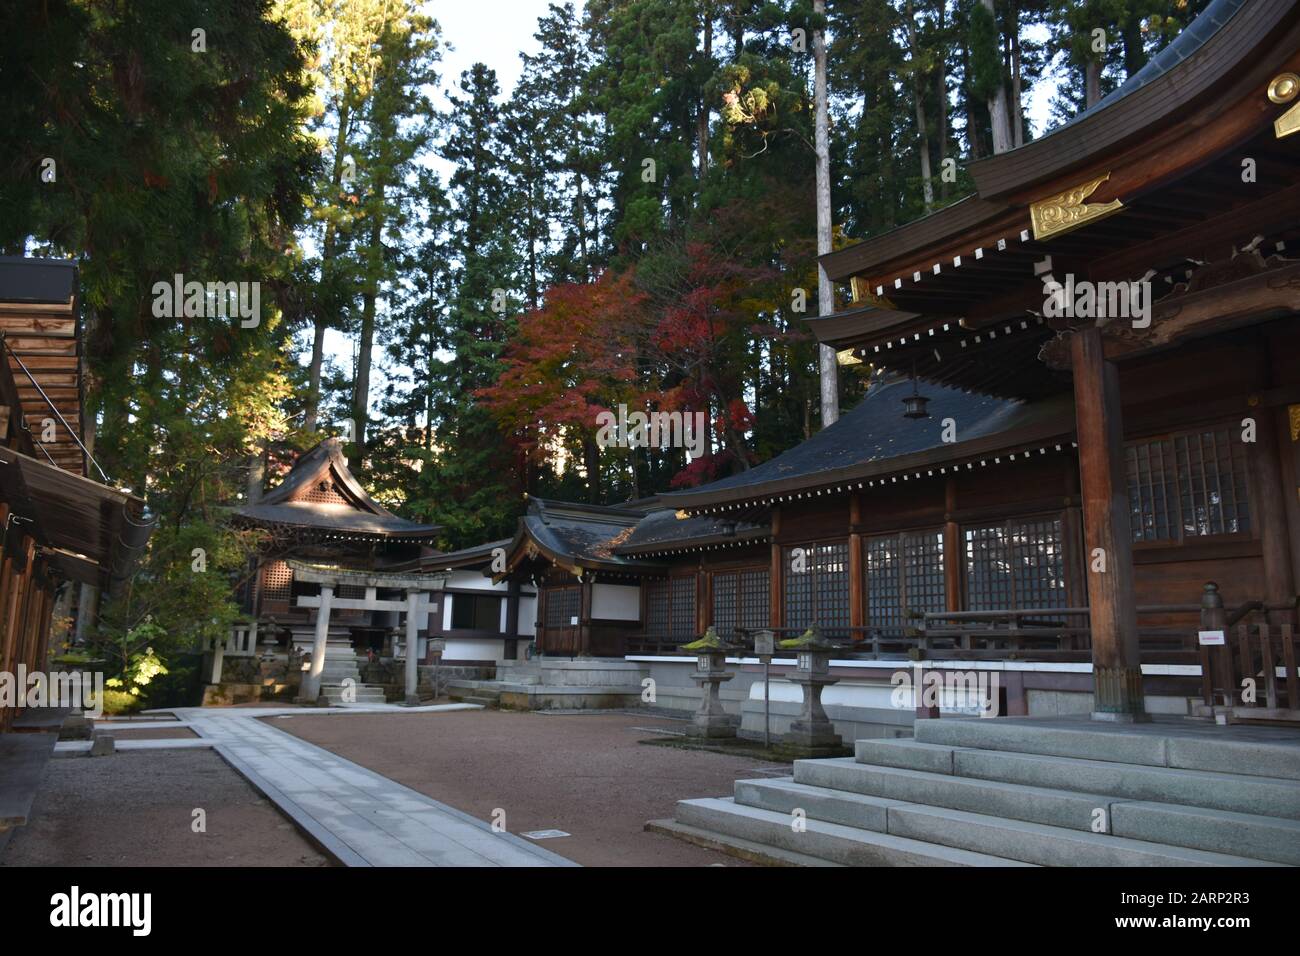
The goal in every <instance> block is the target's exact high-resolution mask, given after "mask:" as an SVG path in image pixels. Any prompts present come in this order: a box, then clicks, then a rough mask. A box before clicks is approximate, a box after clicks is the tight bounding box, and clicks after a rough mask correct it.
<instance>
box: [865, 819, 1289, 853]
mask: <svg viewBox="0 0 1300 956" xmlns="http://www.w3.org/2000/svg"><path fill="white" fill-rule="evenodd" d="M889 832H890V833H891V834H894V835H897V836H900V837H905V838H907V839H911V840H921V841H925V842H927V843H937V844H942V845H943V846H949V847H954V848H957V849H961V850H967V851H970V852H973V853H989V854H994V855H997V856H1003V857H1006V858H1008V859H1013V860H1020V861H1022V862H1024V863H1033V864H1035V865H1038V866H1277V865H1280V864H1276V863H1268V862H1264V861H1262V860H1252V859H1249V858H1247V857H1243V856H1230V855H1227V854H1223V853H1208V852H1206V851H1204V850H1192V849H1187V848H1186V847H1178V846H1168V845H1166V844H1160V843H1149V842H1146V841H1143V840H1133V839H1129V838H1127V837H1120V836H1111V835H1110V834H1105V833H1092V832H1089V831H1081V830H1068V829H1066V828H1064V827H1053V826H1047V825H1046V824H1042V823H1027V822H1025V821H1023V820H1004V819H1000V818H998V817H992V816H987V815H986V814H982V813H969V812H967V811H965V810H948V809H945V808H942V807H923V806H918V805H916V804H910V805H907V806H897V807H891V808H890V809H889Z"/></svg>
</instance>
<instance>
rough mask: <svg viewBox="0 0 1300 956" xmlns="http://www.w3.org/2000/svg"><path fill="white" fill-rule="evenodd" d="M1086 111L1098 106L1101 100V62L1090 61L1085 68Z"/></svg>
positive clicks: (1084, 102) (1084, 104)
mask: <svg viewBox="0 0 1300 956" xmlns="http://www.w3.org/2000/svg"><path fill="white" fill-rule="evenodd" d="M1083 89H1084V101H1083V106H1084V109H1089V108H1091V107H1093V106H1096V105H1097V102H1098V101H1099V100H1100V99H1101V61H1100V60H1089V61H1088V62H1087V64H1086V65H1085V66H1084V76H1083Z"/></svg>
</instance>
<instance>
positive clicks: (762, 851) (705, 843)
mask: <svg viewBox="0 0 1300 956" xmlns="http://www.w3.org/2000/svg"><path fill="white" fill-rule="evenodd" d="M645 828H646V830H648V831H649V832H651V833H662V834H664V835H665V836H672V837H676V838H677V839H679V840H684V841H686V842H687V843H693V844H695V846H702V847H704V848H706V849H709V850H719V851H721V852H723V853H726V854H728V855H730V856H734V857H739V858H740V859H742V860H748V861H750V862H751V863H760V864H762V865H764V866H806V867H823V866H827V867H840V866H843V864H841V863H832V862H831V861H830V860H822V859H819V858H817V857H815V856H806V855H805V854H803V853H791V852H790V851H789V850H782V849H779V848H777V847H774V846H766V845H764V844H762V843H755V842H754V841H753V840H742V839H741V838H740V837H734V836H727V835H726V834H725V833H717V832H715V831H713V830H705V829H702V828H701V827H693V826H688V825H686V824H685V823H678V822H677V821H676V820H651V821H650V822H649V823H647V824H646V825H645ZM3 839H4V834H3V833H0V840H3ZM3 849H4V844H3V843H0V850H3ZM714 865H717V864H714Z"/></svg>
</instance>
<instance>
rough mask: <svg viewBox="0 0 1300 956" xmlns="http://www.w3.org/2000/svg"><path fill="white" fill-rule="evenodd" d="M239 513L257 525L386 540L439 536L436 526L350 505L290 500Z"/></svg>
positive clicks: (240, 509)
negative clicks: (374, 512)
mask: <svg viewBox="0 0 1300 956" xmlns="http://www.w3.org/2000/svg"><path fill="white" fill-rule="evenodd" d="M235 514H236V515H237V516H238V517H240V518H243V519H245V520H247V521H251V522H254V523H257V524H273V525H290V526H293V527H299V528H310V529H313V530H319V531H334V532H338V533H340V534H377V535H383V536H385V537H414V538H423V537H427V536H429V535H432V534H435V533H437V530H438V529H437V528H436V527H434V526H433V525H427V524H416V523H415V522H413V521H407V520H406V519H405V518H399V517H397V515H393V514H388V513H387V512H385V513H384V514H370V513H369V512H365V511H358V510H356V509H355V508H352V507H350V506H349V505H342V504H333V503H329V504H322V503H319V502H307V501H290V502H286V503H285V504H281V505H277V504H269V505H268V504H256V505H245V506H244V507H242V508H239V509H238V510H237V511H236V512H235Z"/></svg>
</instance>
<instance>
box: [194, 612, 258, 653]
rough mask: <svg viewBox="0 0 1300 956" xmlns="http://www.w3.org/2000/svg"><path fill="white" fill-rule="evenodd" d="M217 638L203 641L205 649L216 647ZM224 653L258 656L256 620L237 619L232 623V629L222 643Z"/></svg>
mask: <svg viewBox="0 0 1300 956" xmlns="http://www.w3.org/2000/svg"><path fill="white" fill-rule="evenodd" d="M215 644H216V640H215V639H211V638H209V639H208V640H206V641H204V643H203V648H202V649H203V650H205V651H210V650H213V649H214V646H215ZM222 653H223V654H224V655H225V656H227V657H256V656H257V622H256V621H237V622H236V623H234V624H233V625H231V628H230V631H229V632H228V633H227V634H226V637H225V640H224V642H223V643H222Z"/></svg>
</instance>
